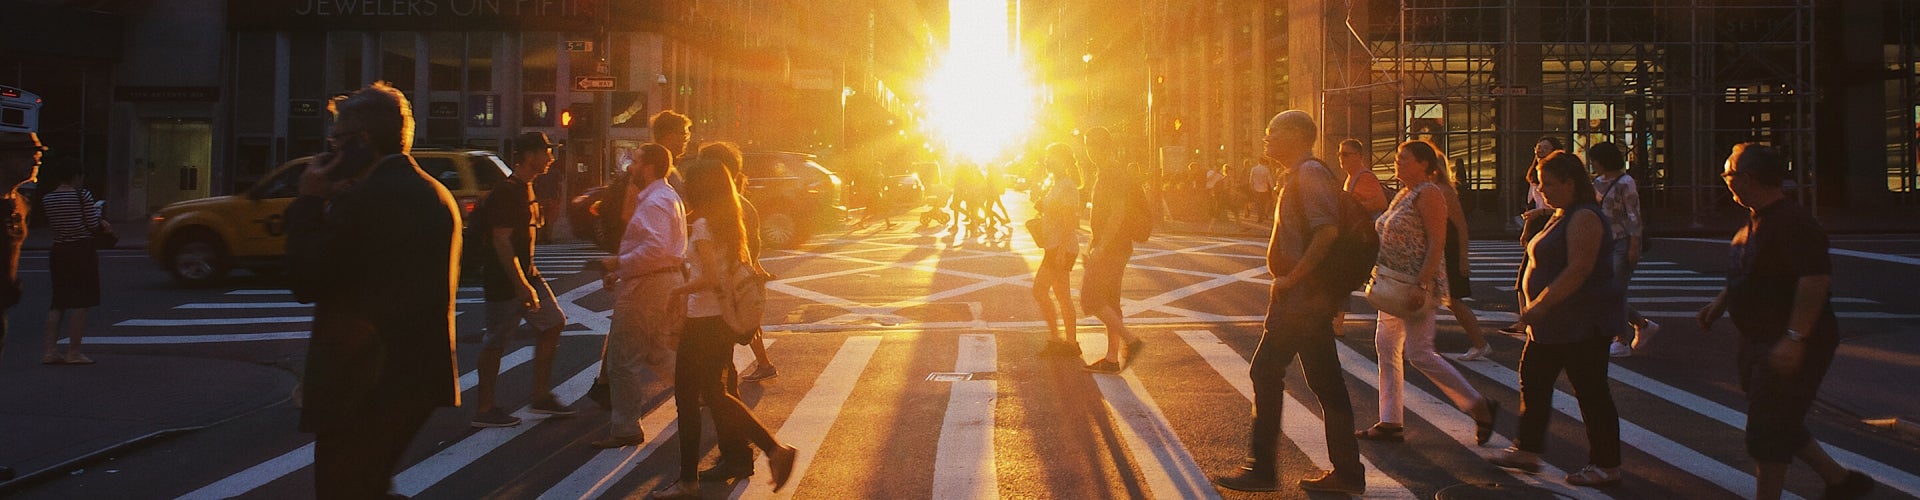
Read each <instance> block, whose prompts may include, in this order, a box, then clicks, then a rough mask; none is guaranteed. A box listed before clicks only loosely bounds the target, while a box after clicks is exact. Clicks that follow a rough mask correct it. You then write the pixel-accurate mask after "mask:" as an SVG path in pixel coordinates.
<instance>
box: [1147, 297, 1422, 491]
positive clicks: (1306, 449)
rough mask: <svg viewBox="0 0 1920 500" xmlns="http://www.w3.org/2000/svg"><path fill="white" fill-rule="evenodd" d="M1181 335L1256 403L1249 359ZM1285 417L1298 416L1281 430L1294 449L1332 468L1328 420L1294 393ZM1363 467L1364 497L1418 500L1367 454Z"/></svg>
mask: <svg viewBox="0 0 1920 500" xmlns="http://www.w3.org/2000/svg"><path fill="white" fill-rule="evenodd" d="M1178 334H1179V335H1180V339H1181V340H1185V341H1186V342H1187V346H1189V347H1192V348H1193V350H1194V351H1195V352H1198V353H1200V358H1201V359H1204V360H1206V361H1207V365H1208V366H1212V367H1213V371H1215V372H1218V373H1219V374H1220V378H1223V379H1226V380H1227V383H1229V384H1232V385H1233V388H1234V389H1235V390H1238V391H1240V396H1242V397H1245V398H1246V400H1247V402H1248V403H1252V402H1253V380H1252V379H1250V378H1248V375H1247V373H1248V372H1249V371H1251V369H1252V365H1251V363H1248V362H1247V360H1246V358H1242V357H1240V353H1237V352H1234V351H1233V348H1232V347H1228V346H1227V344H1226V343H1225V342H1221V341H1220V338H1219V337H1216V336H1214V335H1213V334H1212V333H1209V332H1205V331H1195V330H1186V331H1180V332H1178ZM1281 414H1282V415H1295V417H1293V418H1283V419H1281V421H1280V430H1281V432H1283V433H1285V434H1286V435H1287V440H1289V441H1293V444H1294V446H1296V447H1298V448H1299V449H1300V452H1301V453H1303V454H1305V455H1306V456H1307V458H1309V459H1312V460H1313V463H1314V465H1315V466H1317V467H1320V468H1321V469H1331V468H1332V467H1331V465H1329V462H1327V437H1326V429H1325V428H1324V426H1323V425H1322V422H1324V420H1322V419H1321V418H1320V416H1319V415H1315V414H1314V413H1313V412H1312V411H1308V410H1307V407H1306V406H1305V405H1303V404H1301V403H1300V398H1299V397H1298V396H1295V395H1293V394H1292V393H1288V394H1287V399H1286V406H1285V408H1283V409H1281ZM1360 464H1361V465H1365V466H1366V467H1367V494H1366V495H1364V496H1363V498H1396V499H1411V498H1418V497H1417V496H1415V495H1414V494H1413V492H1412V491H1409V490H1407V487H1406V486H1404V485H1401V484H1400V481H1399V480H1397V479H1394V478H1393V476H1389V475H1387V473H1385V472H1383V471H1381V470H1380V468H1379V467H1375V466H1374V465H1373V461H1371V460H1368V459H1367V457H1366V456H1365V455H1361V456H1360Z"/></svg>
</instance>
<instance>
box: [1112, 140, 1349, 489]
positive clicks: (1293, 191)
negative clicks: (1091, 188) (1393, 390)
mask: <svg viewBox="0 0 1920 500" xmlns="http://www.w3.org/2000/svg"><path fill="white" fill-rule="evenodd" d="M1317 137H1319V126H1318V125H1316V124H1314V122H1313V118H1312V117H1311V116H1310V115H1308V114H1307V113H1306V112H1305V111H1300V110H1289V111H1285V112H1282V113H1280V114H1277V115H1274V117H1273V119H1272V120H1270V121H1268V122H1267V133H1266V138H1265V143H1266V147H1265V154H1266V158H1267V160H1268V161H1270V162H1272V163H1273V164H1275V165H1279V166H1280V168H1281V170H1280V176H1279V179H1278V180H1279V183H1280V186H1281V187H1280V192H1281V196H1280V199H1279V209H1278V211H1277V212H1276V216H1275V217H1274V222H1273V224H1274V226H1273V235H1272V237H1271V240H1270V241H1268V243H1267V268H1268V270H1269V271H1270V272H1272V273H1273V285H1272V287H1271V289H1270V294H1269V296H1268V303H1267V318H1266V322H1265V325H1264V327H1263V329H1262V330H1261V333H1260V345H1259V347H1257V348H1255V349H1254V352H1253V360H1252V368H1251V369H1250V371H1249V374H1248V375H1249V376H1250V377H1251V378H1252V379H1253V428H1252V432H1251V443H1250V450H1249V454H1248V456H1247V458H1246V463H1245V465H1243V466H1241V467H1240V468H1239V469H1238V470H1236V471H1235V473H1234V475H1230V476H1218V477H1215V478H1214V483H1215V484H1218V485H1220V486H1222V487H1225V488H1228V489H1233V490H1239V491H1277V490H1278V489H1279V481H1280V478H1279V471H1277V470H1276V469H1275V468H1276V466H1277V465H1278V463H1279V456H1278V453H1279V446H1280V418H1281V416H1280V412H1281V408H1283V407H1285V401H1286V398H1287V397H1288V396H1287V394H1286V390H1287V388H1286V376H1287V365H1289V364H1292V363H1293V358H1294V357H1295V356H1298V357H1299V358H1300V364H1301V368H1302V370H1303V371H1304V372H1305V373H1306V378H1307V387H1308V388H1310V389H1312V390H1313V395H1314V397H1315V398H1318V399H1319V400H1320V408H1321V411H1322V413H1323V417H1324V422H1325V424H1326V425H1325V431H1326V439H1327V459H1328V461H1329V462H1331V463H1332V465H1333V470H1328V471H1324V472H1322V473H1321V474H1319V475H1318V476H1316V477H1313V478H1311V479H1302V480H1300V483H1299V486H1300V488H1301V489H1303V490H1309V491H1333V492H1341V493H1347V494H1353V495H1359V494H1363V493H1365V492H1366V489H1367V478H1366V466H1364V465H1362V464H1361V463H1360V446H1359V443H1358V442H1357V441H1356V440H1355V438H1354V431H1353V402H1352V400H1351V399H1349V397H1348V395H1347V381H1346V378H1345V375H1343V373H1342V372H1341V369H1340V357H1339V355H1338V354H1337V353H1336V351H1335V349H1334V339H1333V331H1332V327H1333V315H1334V314H1335V313H1336V312H1337V310H1338V309H1337V307H1338V304H1339V303H1341V302H1344V301H1346V299H1347V296H1348V293H1349V292H1350V291H1351V290H1342V289H1340V287H1339V286H1334V285H1331V284H1328V283H1326V282H1325V281H1324V278H1323V277H1321V276H1319V273H1316V272H1315V271H1316V270H1317V269H1319V268H1320V267H1321V266H1322V265H1323V264H1325V263H1326V261H1327V257H1328V253H1329V252H1330V251H1331V250H1332V249H1333V246H1334V240H1335V239H1336V238H1338V236H1339V233H1340V230H1339V224H1338V222H1339V207H1338V198H1337V197H1336V195H1335V191H1337V190H1338V189H1339V188H1340V186H1339V183H1338V182H1337V181H1335V179H1334V176H1333V172H1332V171H1331V170H1330V169H1329V168H1328V167H1327V166H1326V165H1325V164H1323V163H1321V162H1320V161H1319V160H1316V159H1314V158H1313V144H1314V141H1315V140H1316V138H1317ZM1089 272H1091V271H1089Z"/></svg>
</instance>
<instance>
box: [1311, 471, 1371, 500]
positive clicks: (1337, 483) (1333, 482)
mask: <svg viewBox="0 0 1920 500" xmlns="http://www.w3.org/2000/svg"><path fill="white" fill-rule="evenodd" d="M1300 489H1303V490H1307V491H1331V492H1336V493H1346V494H1348V495H1365V494H1367V479H1366V478H1365V477H1357V476H1355V477H1349V476H1346V475H1342V474H1336V473H1334V472H1333V471H1326V472H1321V473H1320V477H1316V478H1313V479H1301V480H1300Z"/></svg>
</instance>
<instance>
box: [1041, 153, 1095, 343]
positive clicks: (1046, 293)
mask: <svg viewBox="0 0 1920 500" xmlns="http://www.w3.org/2000/svg"><path fill="white" fill-rule="evenodd" d="M1045 162H1046V163H1045V165H1046V168H1047V179H1046V181H1045V184H1043V186H1044V187H1043V188H1042V189H1040V190H1038V191H1035V193H1036V194H1040V197H1039V198H1038V199H1036V200H1034V206H1035V207H1036V208H1038V209H1039V212H1040V215H1039V217H1040V223H1039V224H1037V225H1033V226H1032V227H1037V228H1039V229H1040V231H1039V234H1035V235H1034V236H1033V240H1034V245H1036V246H1039V247H1040V248H1041V249H1042V250H1044V251H1045V253H1044V254H1043V256H1042V257H1041V258H1040V268H1039V269H1036V270H1034V272H1033V301H1034V303H1035V304H1038V305H1039V306H1040V317H1041V318H1043V319H1045V320H1046V321H1047V345H1046V347H1043V348H1041V349H1040V355H1041V356H1052V357H1065V358H1075V359H1078V358H1079V357H1080V342H1079V340H1077V339H1078V336H1077V333H1076V332H1075V331H1074V330H1075V326H1076V323H1078V322H1079V321H1078V320H1079V319H1080V315H1079V314H1078V313H1075V312H1074V307H1073V285H1072V281H1071V278H1072V277H1073V262H1074V260H1076V259H1079V258H1080V209H1081V207H1084V206H1086V204H1084V203H1082V202H1081V201H1080V182H1079V180H1077V179H1076V174H1077V173H1078V172H1079V171H1080V170H1079V169H1080V166H1079V165H1077V164H1076V163H1075V162H1074V159H1073V148H1072V147H1071V146H1068V145H1066V144H1062V143H1057V142H1056V143H1053V144H1052V145H1049V146H1047V156H1046V159H1045ZM1029 224H1031V223H1029ZM1056 301H1058V302H1057V303H1056ZM1063 330H1064V333H1063V332H1062V331H1063Z"/></svg>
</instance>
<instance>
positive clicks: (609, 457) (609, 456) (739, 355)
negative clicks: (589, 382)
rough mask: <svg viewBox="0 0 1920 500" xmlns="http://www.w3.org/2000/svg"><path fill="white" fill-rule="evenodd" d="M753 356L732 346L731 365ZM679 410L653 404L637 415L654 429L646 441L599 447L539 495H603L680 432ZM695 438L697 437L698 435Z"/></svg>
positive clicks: (768, 342)
mask: <svg viewBox="0 0 1920 500" xmlns="http://www.w3.org/2000/svg"><path fill="white" fill-rule="evenodd" d="M765 341H766V345H767V346H768V347H772V346H773V341H774V339H765ZM753 359H754V358H753V350H751V349H748V348H747V347H746V346H734V350H733V364H734V366H736V367H737V366H739V365H741V364H744V363H751V362H753ZM671 387H672V386H671V383H670V382H669V383H668V390H672V388H671ZM679 411H680V406H679V404H678V403H677V402H676V401H675V400H674V399H672V398H668V399H667V401H666V402H663V403H661V404H660V406H656V407H654V408H653V410H652V411H648V412H647V414H646V415H645V416H642V417H640V428H641V429H655V430H654V431H653V435H652V436H648V437H647V442H646V444H642V445H640V446H637V447H628V448H614V449H608V450H601V451H600V452H599V453H597V454H594V456H593V458H592V459H589V460H587V463H585V464H581V465H580V467H578V468H575V469H574V470H573V473H571V474H568V475H567V477H566V478H565V479H562V480H560V482H558V483H554V485H553V487H552V488H548V489H547V491H546V492H544V493H541V494H540V498H542V499H588V498H599V497H600V496H601V495H604V494H606V492H607V488H609V487H611V486H613V485H614V483H618V482H620V480H621V479H623V478H625V477H626V476H627V474H628V473H630V472H632V471H633V468H634V466H636V465H640V462H644V461H646V460H647V458H648V457H652V456H653V453H654V452H655V451H659V449H660V447H661V446H662V445H664V444H666V442H667V440H668V439H669V438H672V437H673V436H674V435H675V434H679V432H680V418H679ZM695 439H698V437H696V438H695Z"/></svg>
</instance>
